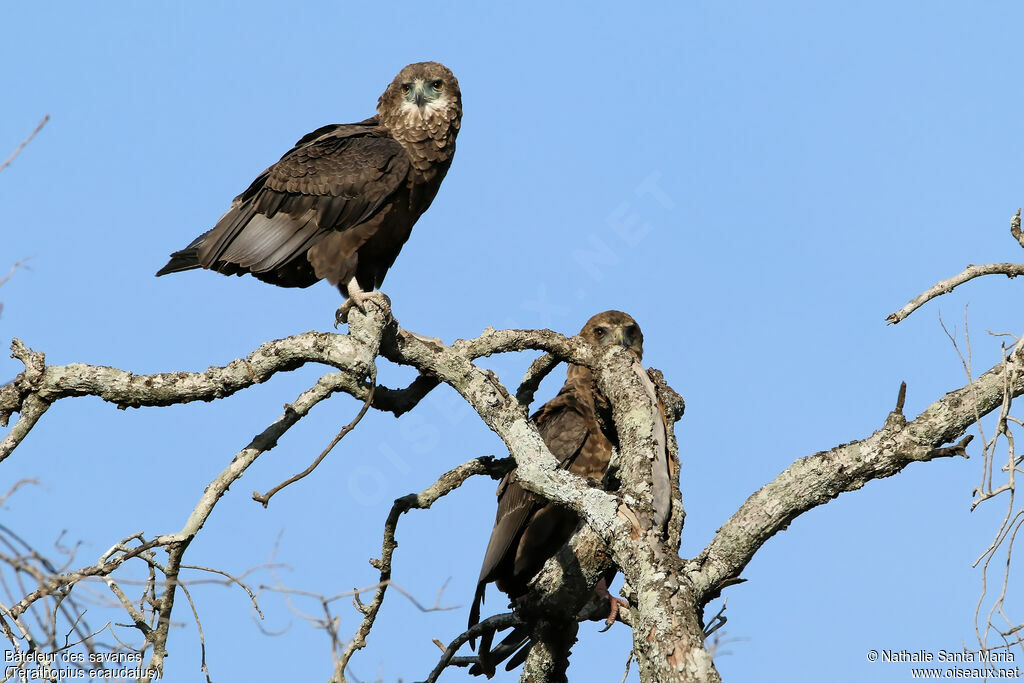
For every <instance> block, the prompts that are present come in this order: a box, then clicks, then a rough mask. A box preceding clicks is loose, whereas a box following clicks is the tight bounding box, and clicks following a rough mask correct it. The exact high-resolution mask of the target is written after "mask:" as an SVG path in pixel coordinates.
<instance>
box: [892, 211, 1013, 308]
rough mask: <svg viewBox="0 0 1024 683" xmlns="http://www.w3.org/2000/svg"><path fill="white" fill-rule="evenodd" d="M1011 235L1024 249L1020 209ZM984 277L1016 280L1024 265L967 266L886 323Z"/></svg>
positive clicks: (908, 304)
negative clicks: (998, 276)
mask: <svg viewBox="0 0 1024 683" xmlns="http://www.w3.org/2000/svg"><path fill="white" fill-rule="evenodd" d="M1010 234H1011V235H1012V236H1013V238H1014V239H1015V240H1017V242H1018V243H1020V245H1021V246H1022V247H1024V236H1022V235H1021V230H1020V209H1017V213H1016V214H1014V216H1013V218H1011V219H1010ZM982 275H1005V276H1006V277H1009V278H1015V277H1017V276H1018V275H1024V264H1020V263H989V264H986V265H982V266H974V265H970V266H967V267H966V268H965V269H964V270H963V272H961V273H959V274H957V275H954V276H953V277H951V278H949V279H946V280H942V281H940V282H937V283H935V284H934V285H932V286H931V287H929V288H928V289H926V290H925V291H924V292H922V293H921V294H919V295H918V296H916V297H914V298H913V299H911V300H910V301H908V302H907V304H906V305H905V306H904V307H903V308H901V309H900V310H898V311H896V312H895V313H890V314H889V315H888V316H887V317H886V319H885V322H887V323H888V324H890V325H895V324H896V323H898V322H900V321H901V320H904V319H906V318H907V316H909V315H910V314H911V313H913V312H914V311H916V310H917V309H919V308H920V307H921V306H923V305H925V304H926V303H928V302H929V301H931V300H932V299H934V298H936V297H939V296H942V295H943V294H949V293H950V292H952V291H953V290H954V289H955V288H957V287H959V286H960V285H962V284H964V283H965V282H969V281H970V280H973V279H974V278H976V277H981V276H982Z"/></svg>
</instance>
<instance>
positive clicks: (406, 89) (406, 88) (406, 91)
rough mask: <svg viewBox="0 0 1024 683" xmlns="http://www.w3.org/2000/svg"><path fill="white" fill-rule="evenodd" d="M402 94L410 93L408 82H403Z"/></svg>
mask: <svg viewBox="0 0 1024 683" xmlns="http://www.w3.org/2000/svg"><path fill="white" fill-rule="evenodd" d="M402 94H403V95H408V94H409V84H408V83H403V84H402Z"/></svg>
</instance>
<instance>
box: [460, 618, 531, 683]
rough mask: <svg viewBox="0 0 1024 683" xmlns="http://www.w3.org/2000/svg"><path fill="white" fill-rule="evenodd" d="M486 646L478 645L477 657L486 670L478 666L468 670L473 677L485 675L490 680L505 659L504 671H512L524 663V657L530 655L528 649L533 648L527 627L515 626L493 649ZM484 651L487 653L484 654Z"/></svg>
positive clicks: (475, 665)
mask: <svg viewBox="0 0 1024 683" xmlns="http://www.w3.org/2000/svg"><path fill="white" fill-rule="evenodd" d="M488 645H489V643H488V644H487V645H485V644H484V643H480V655H479V657H480V661H481V663H483V662H486V664H487V665H486V668H485V667H484V666H481V665H480V664H474V665H473V666H471V667H470V669H469V673H470V674H472V675H474V676H480V675H485V676H487V677H488V678H490V677H491V676H492V675H494V669H495V668H496V667H497V665H498V664H501V663H502V662H504V661H505V660H506V659H508V660H509V661H508V663H507V664H506V665H505V671H512V669H515V668H516V667H517V666H519V665H520V664H522V663H523V662H525V661H526V657H527V656H528V655H529V654H530V648H532V647H533V641H531V640H530V630H529V628H528V627H525V626H516V627H515V628H513V629H512V632H511V633H509V634H508V635H507V636H505V638H504V639H503V640H502V641H501V642H500V643H498V644H497V646H495V647H494V648H493V649H491V648H489V647H488ZM485 650H488V651H487V652H485ZM509 657H511V659H509ZM488 670H489V671H488Z"/></svg>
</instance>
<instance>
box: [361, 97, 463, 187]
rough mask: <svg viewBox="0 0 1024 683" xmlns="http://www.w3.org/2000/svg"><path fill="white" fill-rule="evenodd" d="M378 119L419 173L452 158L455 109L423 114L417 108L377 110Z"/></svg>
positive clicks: (457, 118)
mask: <svg viewBox="0 0 1024 683" xmlns="http://www.w3.org/2000/svg"><path fill="white" fill-rule="evenodd" d="M378 119H379V120H380V124H381V125H382V126H384V128H386V129H387V131H388V132H389V133H390V134H391V136H392V137H393V138H394V139H395V140H397V141H398V143H399V144H400V145H402V147H403V148H404V149H405V151H406V153H408V155H409V159H410V160H411V161H412V165H413V168H415V169H416V170H418V171H420V172H429V171H430V170H432V169H433V168H435V167H436V166H437V165H439V164H444V163H445V162H450V161H451V159H452V157H453V156H454V155H455V138H456V136H457V135H458V134H459V127H460V125H461V116H460V115H459V112H458V109H457V107H455V106H448V107H441V108H437V109H433V110H430V111H426V112H422V111H420V110H419V108H417V107H411V108H405V107H398V108H394V109H391V110H386V111H380V110H379V111H378ZM445 170H447V166H445Z"/></svg>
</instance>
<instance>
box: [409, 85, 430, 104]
mask: <svg viewBox="0 0 1024 683" xmlns="http://www.w3.org/2000/svg"><path fill="white" fill-rule="evenodd" d="M413 89H414V91H415V95H414V96H413V100H412V101H413V102H414V103H415V104H416V106H417V107H419V108H420V109H422V108H423V104H424V103H425V102H426V101H427V100H426V97H425V96H424V95H423V84H422V83H417V84H416V85H414V86H413Z"/></svg>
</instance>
